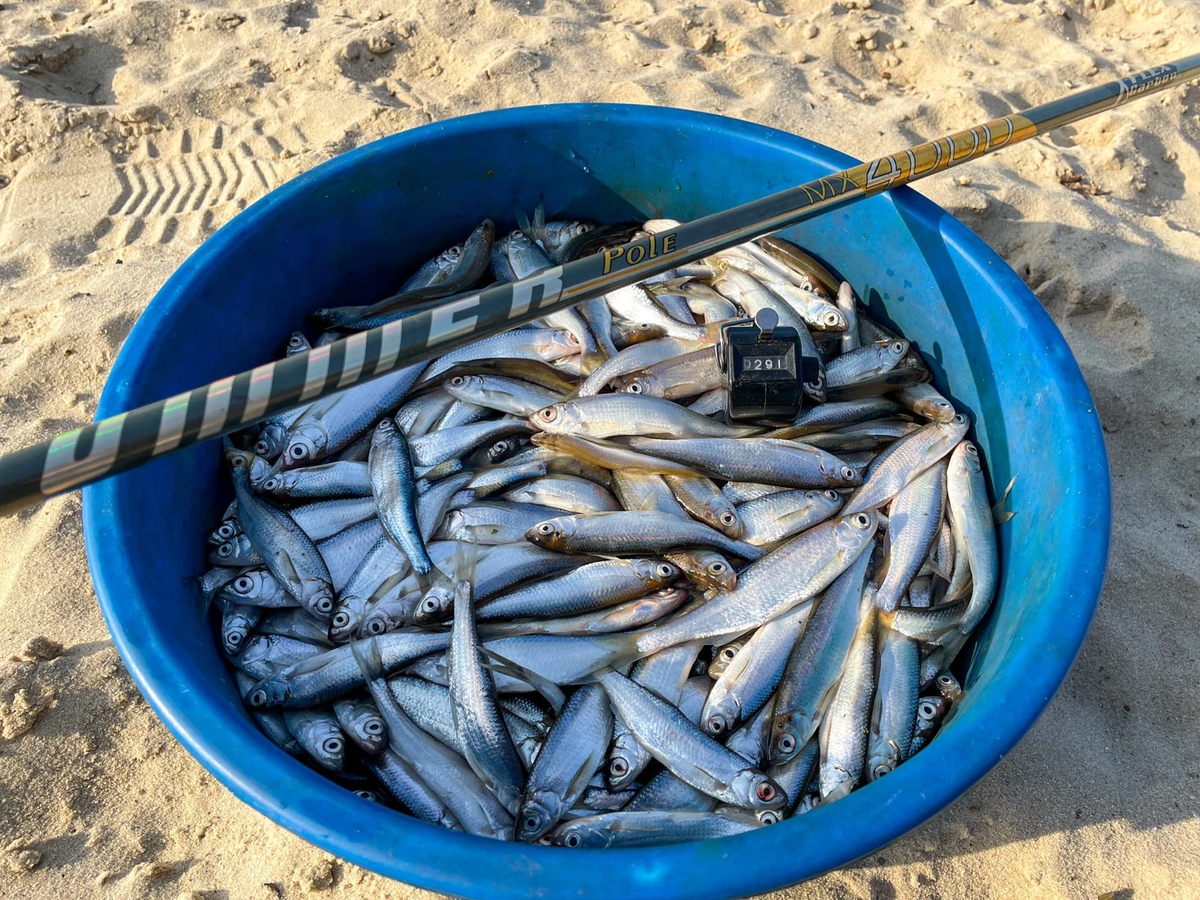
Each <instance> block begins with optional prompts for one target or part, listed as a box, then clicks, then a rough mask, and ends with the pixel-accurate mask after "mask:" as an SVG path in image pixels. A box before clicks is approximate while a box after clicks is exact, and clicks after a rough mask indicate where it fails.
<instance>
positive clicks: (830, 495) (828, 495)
mask: <svg viewBox="0 0 1200 900" xmlns="http://www.w3.org/2000/svg"><path fill="white" fill-rule="evenodd" d="M825 499H826V500H828V501H829V502H830V503H837V502H838V501H839V500H841V499H842V495H841V494H839V493H838V492H837V491H826V492H825Z"/></svg>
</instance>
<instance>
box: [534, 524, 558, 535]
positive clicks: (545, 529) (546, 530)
mask: <svg viewBox="0 0 1200 900" xmlns="http://www.w3.org/2000/svg"><path fill="white" fill-rule="evenodd" d="M537 533H538V534H554V526H553V525H551V524H550V523H549V522H543V523H542V524H541V525H539V526H538V527H537Z"/></svg>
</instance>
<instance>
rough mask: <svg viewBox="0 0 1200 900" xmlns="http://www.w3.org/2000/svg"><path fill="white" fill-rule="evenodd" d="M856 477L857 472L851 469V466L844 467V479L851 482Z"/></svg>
mask: <svg viewBox="0 0 1200 900" xmlns="http://www.w3.org/2000/svg"><path fill="white" fill-rule="evenodd" d="M854 475H855V472H854V470H853V469H852V468H850V467H849V466H842V478H845V479H846V480H850V479H851V478H853V477H854Z"/></svg>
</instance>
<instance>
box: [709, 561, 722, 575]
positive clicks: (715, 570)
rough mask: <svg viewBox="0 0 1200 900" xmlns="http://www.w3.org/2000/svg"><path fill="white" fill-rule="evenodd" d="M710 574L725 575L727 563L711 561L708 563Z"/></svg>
mask: <svg viewBox="0 0 1200 900" xmlns="http://www.w3.org/2000/svg"><path fill="white" fill-rule="evenodd" d="M708 574H709V575H724V574H725V563H723V562H715V563H709V564H708Z"/></svg>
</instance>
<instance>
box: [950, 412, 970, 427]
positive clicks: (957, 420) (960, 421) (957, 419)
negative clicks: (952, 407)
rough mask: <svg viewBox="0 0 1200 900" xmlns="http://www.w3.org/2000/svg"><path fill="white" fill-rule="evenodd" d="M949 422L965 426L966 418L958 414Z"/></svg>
mask: <svg viewBox="0 0 1200 900" xmlns="http://www.w3.org/2000/svg"><path fill="white" fill-rule="evenodd" d="M950 421H952V422H953V423H954V424H955V425H965V424H966V423H967V417H966V416H964V415H963V414H962V413H959V414H958V415H956V416H955V417H954V418H953V419H951V420H950Z"/></svg>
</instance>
